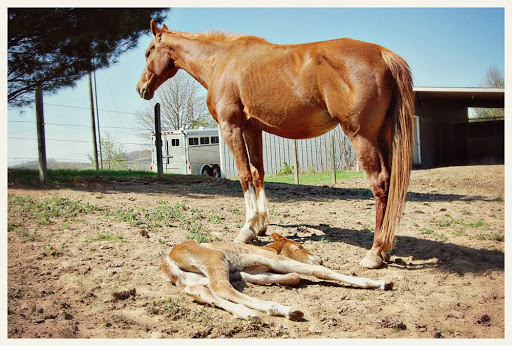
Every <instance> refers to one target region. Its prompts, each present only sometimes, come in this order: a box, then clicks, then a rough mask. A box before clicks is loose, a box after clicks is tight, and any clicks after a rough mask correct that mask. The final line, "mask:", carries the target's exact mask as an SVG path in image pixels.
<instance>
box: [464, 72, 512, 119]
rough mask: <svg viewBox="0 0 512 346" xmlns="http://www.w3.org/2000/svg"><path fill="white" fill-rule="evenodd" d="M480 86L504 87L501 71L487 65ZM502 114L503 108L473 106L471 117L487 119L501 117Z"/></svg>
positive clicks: (503, 113) (503, 114)
mask: <svg viewBox="0 0 512 346" xmlns="http://www.w3.org/2000/svg"><path fill="white" fill-rule="evenodd" d="M481 86H482V87H486V88H505V78H504V77H503V73H501V71H500V70H499V69H498V68H497V67H496V66H491V67H489V69H488V70H487V73H486V75H485V78H484V79H483V81H482V84H481ZM504 116H505V112H504V109H503V108H475V109H474V114H473V115H472V118H478V119H488V118H503V117H504Z"/></svg>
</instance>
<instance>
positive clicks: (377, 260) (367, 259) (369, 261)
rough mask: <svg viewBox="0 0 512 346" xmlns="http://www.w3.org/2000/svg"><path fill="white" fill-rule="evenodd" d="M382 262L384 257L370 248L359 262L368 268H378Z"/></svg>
mask: <svg viewBox="0 0 512 346" xmlns="http://www.w3.org/2000/svg"><path fill="white" fill-rule="evenodd" d="M382 262H383V260H382V257H380V256H378V255H376V254H375V252H373V251H372V250H370V251H368V253H367V254H366V256H364V258H363V259H362V260H361V262H359V264H360V265H361V266H363V267H365V268H368V269H376V268H378V267H380V266H381V264H382Z"/></svg>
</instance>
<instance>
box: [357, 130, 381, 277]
mask: <svg viewBox="0 0 512 346" xmlns="http://www.w3.org/2000/svg"><path fill="white" fill-rule="evenodd" d="M352 144H353V145H354V150H355V152H356V155H357V157H358V159H359V162H360V164H361V166H362V167H363V169H364V171H365V173H366V176H367V178H368V182H369V184H370V189H371V190H372V193H373V196H374V198H375V233H374V238H373V239H374V240H373V246H372V248H371V250H370V251H369V252H368V253H367V254H366V256H365V257H364V258H363V260H362V261H361V263H360V264H361V265H362V266H363V267H366V268H377V267H379V266H380V265H381V264H382V262H383V261H384V260H385V257H386V256H387V254H386V253H383V251H382V249H383V245H384V244H382V243H381V240H380V233H381V231H382V221H383V219H384V214H385V212H386V205H387V202H388V191H389V181H390V171H389V165H388V163H387V161H386V157H387V153H386V148H383V146H382V145H381V144H379V138H371V139H370V138H367V137H365V136H363V135H355V136H353V137H352Z"/></svg>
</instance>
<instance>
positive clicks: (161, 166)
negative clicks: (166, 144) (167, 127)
mask: <svg viewBox="0 0 512 346" xmlns="http://www.w3.org/2000/svg"><path fill="white" fill-rule="evenodd" d="M155 146H156V166H157V171H158V179H160V180H162V179H163V178H164V162H163V159H162V129H161V121H160V103H157V104H156V105H155Z"/></svg>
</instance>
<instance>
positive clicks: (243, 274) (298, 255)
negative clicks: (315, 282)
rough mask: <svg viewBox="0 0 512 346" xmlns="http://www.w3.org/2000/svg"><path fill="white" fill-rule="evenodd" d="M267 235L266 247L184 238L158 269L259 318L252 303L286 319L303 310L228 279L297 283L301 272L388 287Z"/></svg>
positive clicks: (195, 293)
mask: <svg viewBox="0 0 512 346" xmlns="http://www.w3.org/2000/svg"><path fill="white" fill-rule="evenodd" d="M270 236H271V237H272V239H273V240H274V243H271V244H269V245H267V246H265V247H258V246H254V245H248V244H235V243H231V242H214V243H209V244H198V243H197V242H195V241H187V242H183V243H180V244H178V245H176V246H174V247H173V248H172V250H171V252H170V254H169V256H167V257H165V259H164V261H163V262H162V266H161V269H162V272H163V273H164V274H165V275H166V276H167V277H168V278H169V279H170V280H171V282H172V283H173V284H175V285H176V286H178V287H180V288H182V289H183V291H184V292H185V293H186V294H188V295H190V296H192V297H193V298H194V299H195V300H196V301H198V302H200V303H207V304H213V305H215V306H217V307H219V308H221V309H224V310H226V311H229V312H231V313H232V314H233V315H234V316H235V317H237V318H242V319H247V320H249V319H254V318H258V315H257V314H256V313H255V312H254V311H252V310H251V309H254V310H259V311H263V312H265V313H267V314H269V315H275V316H284V317H286V318H288V319H290V320H300V319H301V318H302V317H303V315H304V314H303V313H302V311H300V310H298V309H296V308H294V307H291V306H285V305H281V304H279V303H276V302H273V301H266V300H262V299H257V298H253V297H250V296H248V295H246V294H243V293H241V292H239V291H237V290H236V289H234V288H233V286H231V284H230V280H244V281H247V282H252V283H257V284H270V283H279V284H283V285H298V284H299V282H300V277H299V274H302V275H311V276H315V277H317V278H319V279H325V280H333V281H339V282H344V283H348V284H351V285H354V286H357V287H361V288H379V289H391V287H392V284H391V283H386V281H384V280H371V279H367V278H359V277H351V276H347V275H343V274H340V273H338V272H335V271H333V270H330V269H327V268H325V267H323V266H321V265H320V264H321V263H322V261H321V259H320V258H318V257H317V256H315V255H313V254H312V253H310V252H309V251H307V250H306V249H304V248H303V247H302V246H301V245H300V244H299V243H297V242H295V241H293V240H289V239H286V238H285V237H283V236H280V235H279V234H276V233H272V234H271V235H270Z"/></svg>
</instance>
